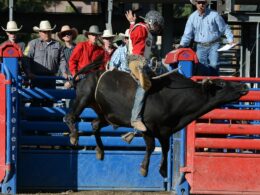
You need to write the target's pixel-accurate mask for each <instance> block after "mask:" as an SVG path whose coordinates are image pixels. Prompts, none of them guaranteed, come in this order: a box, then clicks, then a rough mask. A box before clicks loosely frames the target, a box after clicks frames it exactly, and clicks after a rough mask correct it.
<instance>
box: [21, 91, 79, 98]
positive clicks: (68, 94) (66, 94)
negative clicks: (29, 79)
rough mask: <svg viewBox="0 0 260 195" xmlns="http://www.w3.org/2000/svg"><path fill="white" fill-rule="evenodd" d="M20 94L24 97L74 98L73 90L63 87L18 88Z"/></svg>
mask: <svg viewBox="0 0 260 195" xmlns="http://www.w3.org/2000/svg"><path fill="white" fill-rule="evenodd" d="M19 93H20V95H21V96H22V97H23V98H25V99H35V98H37V99H52V100H59V99H62V98H66V99H73V98H75V91H74V90H64V89H40V88H34V89H31V88H20V89H19Z"/></svg>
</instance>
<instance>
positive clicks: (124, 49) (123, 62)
mask: <svg viewBox="0 0 260 195" xmlns="http://www.w3.org/2000/svg"><path fill="white" fill-rule="evenodd" d="M119 40H122V44H121V45H119V46H118V48H117V49H116V50H115V52H114V53H113V55H112V57H111V60H110V62H109V70H113V69H115V68H116V69H117V70H120V71H125V72H128V73H130V69H129V67H128V63H127V56H128V53H129V50H128V43H129V29H126V31H125V33H119Z"/></svg>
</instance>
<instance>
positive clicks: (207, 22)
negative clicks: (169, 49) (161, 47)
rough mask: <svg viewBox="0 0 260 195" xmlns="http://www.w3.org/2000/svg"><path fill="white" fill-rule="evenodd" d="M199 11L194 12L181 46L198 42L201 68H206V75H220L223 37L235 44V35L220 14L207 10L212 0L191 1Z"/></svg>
mask: <svg viewBox="0 0 260 195" xmlns="http://www.w3.org/2000/svg"><path fill="white" fill-rule="evenodd" d="M190 1H191V3H192V4H193V5H195V6H196V8H197V10H196V11H194V12H193V13H192V14H191V15H190V16H189V19H188V21H187V23H186V26H185V30H184V34H183V36H182V38H181V42H180V46H179V48H181V47H188V46H189V44H190V42H191V40H192V39H194V41H195V42H196V54H197V56H198V59H199V62H200V63H201V66H199V67H198V68H201V67H204V66H206V69H208V71H207V72H205V73H203V74H204V75H205V74H206V75H209V76H210V75H219V62H218V61H219V54H218V51H217V50H218V49H219V47H220V41H221V36H222V35H224V34H225V36H226V38H227V40H228V42H229V43H230V44H233V43H234V39H233V34H232V32H231V30H230V28H229V26H228V25H227V24H226V23H225V21H224V19H223V18H222V17H221V16H220V15H219V14H218V12H216V11H213V10H211V9H209V8H207V5H208V4H209V3H210V0H190Z"/></svg>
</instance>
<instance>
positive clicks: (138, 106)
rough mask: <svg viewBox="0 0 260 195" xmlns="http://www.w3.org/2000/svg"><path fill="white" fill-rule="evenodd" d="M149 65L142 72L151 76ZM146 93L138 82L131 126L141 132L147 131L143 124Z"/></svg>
mask: <svg viewBox="0 0 260 195" xmlns="http://www.w3.org/2000/svg"><path fill="white" fill-rule="evenodd" d="M148 64H149V63H147V64H146V65H145V66H144V67H143V68H142V71H143V72H144V74H149V71H151V69H150V67H149V65H148ZM145 96H146V91H145V90H144V88H143V87H142V86H141V84H140V81H139V80H137V88H136V93H135V99H134V105H133V108H132V116H131V125H132V126H133V127H134V128H135V129H137V130H140V131H146V127H145V125H144V124H143V122H142V109H143V105H144V101H145Z"/></svg>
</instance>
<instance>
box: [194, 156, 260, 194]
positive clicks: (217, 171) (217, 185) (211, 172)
mask: <svg viewBox="0 0 260 195" xmlns="http://www.w3.org/2000/svg"><path fill="white" fill-rule="evenodd" d="M259 164H260V158H259V157H258V158H254V157H250V156H247V155H244V156H243V157H241V155H240V156H238V157H236V156H235V155H234V156H233V157H231V158H226V157H224V156H219V157H217V156H208V155H207V156H195V157H194V171H193V185H192V186H191V192H192V193H200V192H202V191H211V193H212V191H213V192H214V191H215V193H217V194H220V192H221V191H222V192H223V191H225V192H226V194H227V192H233V194H237V193H234V192H244V193H245V192H258V193H255V194H259V192H260V182H259V181H260V166H259Z"/></svg>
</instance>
